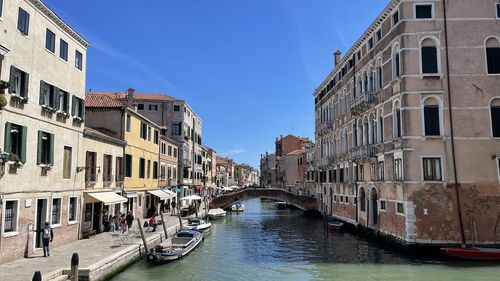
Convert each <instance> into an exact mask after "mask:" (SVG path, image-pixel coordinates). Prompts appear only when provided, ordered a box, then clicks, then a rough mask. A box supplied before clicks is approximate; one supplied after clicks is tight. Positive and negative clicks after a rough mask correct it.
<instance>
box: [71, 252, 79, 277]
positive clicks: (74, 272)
mask: <svg viewBox="0 0 500 281" xmlns="http://www.w3.org/2000/svg"><path fill="white" fill-rule="evenodd" d="M79 263H80V258H79V257H78V253H73V256H71V281H78V278H79V277H78V264H79Z"/></svg>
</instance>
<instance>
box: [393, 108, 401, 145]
mask: <svg viewBox="0 0 500 281" xmlns="http://www.w3.org/2000/svg"><path fill="white" fill-rule="evenodd" d="M393 114H394V116H393V120H394V138H400V137H401V110H400V109H399V108H398V109H396V110H395V111H394V112H393Z"/></svg>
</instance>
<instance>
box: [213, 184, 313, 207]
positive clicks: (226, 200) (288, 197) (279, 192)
mask: <svg viewBox="0 0 500 281" xmlns="http://www.w3.org/2000/svg"><path fill="white" fill-rule="evenodd" d="M254 198H268V199H274V200H278V201H284V202H287V203H288V204H290V205H293V206H295V207H297V208H299V209H301V210H302V211H314V210H316V198H313V197H309V196H303V195H297V194H294V193H291V192H288V191H286V190H284V189H281V188H246V189H243V190H239V191H235V192H231V193H226V194H224V195H221V196H219V197H217V198H215V199H213V200H212V202H211V203H210V208H212V209H213V208H222V209H225V208H228V207H231V205H233V204H235V203H236V202H239V201H244V200H248V199H254Z"/></svg>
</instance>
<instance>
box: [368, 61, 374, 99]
mask: <svg viewBox="0 0 500 281" xmlns="http://www.w3.org/2000/svg"><path fill="white" fill-rule="evenodd" d="M373 89H374V85H373V67H372V66H370V68H369V69H368V92H369V93H371V92H373Z"/></svg>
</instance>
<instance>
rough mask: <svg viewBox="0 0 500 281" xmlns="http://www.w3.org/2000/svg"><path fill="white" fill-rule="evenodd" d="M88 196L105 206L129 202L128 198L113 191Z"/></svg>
mask: <svg viewBox="0 0 500 281" xmlns="http://www.w3.org/2000/svg"><path fill="white" fill-rule="evenodd" d="M87 195H88V196H90V197H92V198H94V199H96V200H98V201H101V202H102V203H104V205H111V204H118V203H123V202H127V201H128V200H127V198H125V197H122V196H120V195H118V194H116V193H114V192H111V191H105V192H94V193H87Z"/></svg>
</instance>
